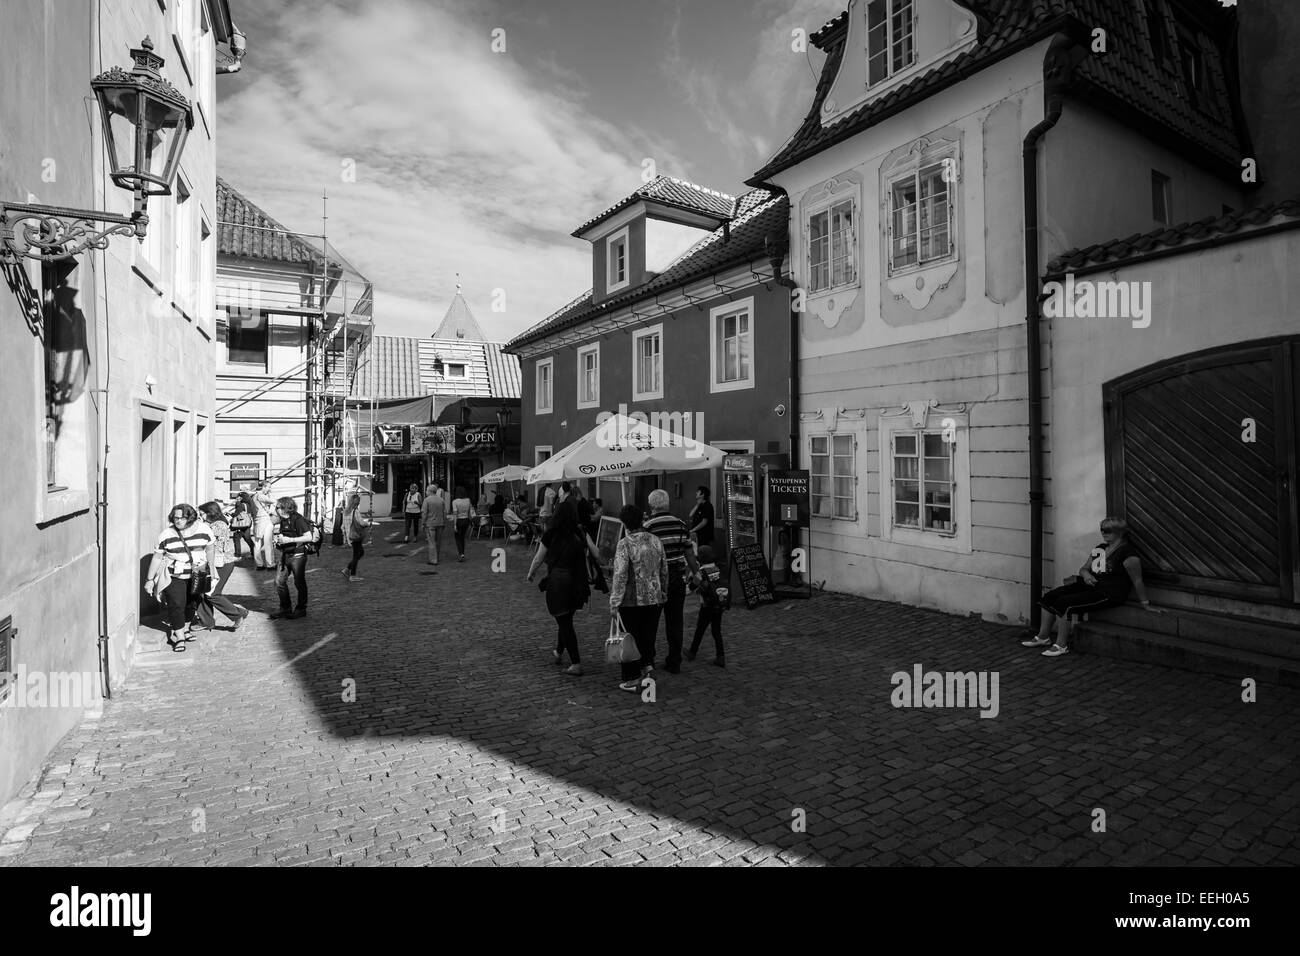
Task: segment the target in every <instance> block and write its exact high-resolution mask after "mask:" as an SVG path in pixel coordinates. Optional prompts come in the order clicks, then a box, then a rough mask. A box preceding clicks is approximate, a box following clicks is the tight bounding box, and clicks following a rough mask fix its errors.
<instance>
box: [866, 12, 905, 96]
mask: <svg viewBox="0 0 1300 956" xmlns="http://www.w3.org/2000/svg"><path fill="white" fill-rule="evenodd" d="M914 36H915V19H914V13H913V8H912V0H871V2H870V3H868V4H867V86H868V87H872V86H875V85H876V84H877V83H883V82H884V81H885V80H887V79H889V78H890V77H891V76H893V75H894V74H895V73H899V72H901V71H903V70H905V69H907V68H908V67H909V66H911V65H912V64H913V63H914V62H915V60H916V45H915V42H914Z"/></svg>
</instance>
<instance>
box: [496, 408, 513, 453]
mask: <svg viewBox="0 0 1300 956" xmlns="http://www.w3.org/2000/svg"><path fill="white" fill-rule="evenodd" d="M509 427H510V406H509V405H505V404H502V406H501V407H500V408H498V409H497V428H498V432H497V442H498V443H499V444H500V450H501V451H503V452H504V451H505V450H506V429H507V428H509Z"/></svg>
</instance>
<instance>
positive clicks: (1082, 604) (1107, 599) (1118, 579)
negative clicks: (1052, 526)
mask: <svg viewBox="0 0 1300 956" xmlns="http://www.w3.org/2000/svg"><path fill="white" fill-rule="evenodd" d="M1101 537H1102V542H1101V544H1099V545H1097V546H1096V547H1095V548H1093V550H1092V554H1091V555H1089V557H1088V560H1087V561H1085V562H1084V564H1083V567H1081V568H1080V569H1079V580H1078V581H1075V582H1073V583H1070V584H1065V585H1062V586H1061V587H1059V588H1053V589H1052V590H1050V591H1048V592H1047V593H1046V594H1044V595H1043V596H1042V598H1041V599H1040V600H1039V602H1038V604H1039V606H1040V607H1041V608H1042V609H1043V610H1044V611H1046V612H1047V613H1045V614H1044V615H1043V623H1042V626H1041V627H1039V629H1038V633H1037V634H1033V633H1032V632H1029V633H1027V634H1026V635H1025V636H1026V638H1027V639H1026V640H1023V641H1021V642H1020V644H1021V646H1022V647H1042V646H1043V645H1044V644H1051V645H1052V646H1051V647H1049V648H1048V649H1047V650H1045V651H1043V656H1044V657H1060V656H1061V655H1062V654H1068V653H1070V616H1071V615H1079V614H1083V613H1085V612H1087V611H1099V610H1101V609H1102V608H1105V607H1118V606H1119V605H1121V604H1123V603H1124V602H1125V601H1127V600H1128V596H1129V593H1130V592H1132V591H1137V596H1138V601H1140V602H1141V604H1142V606H1143V607H1149V606H1150V604H1151V601H1150V600H1149V599H1148V598H1147V589H1146V585H1145V584H1143V582H1142V558H1141V557H1140V556H1139V554H1138V551H1137V549H1136V548H1135V547H1133V545H1132V544H1131V543H1130V542H1129V539H1128V522H1127V521H1125V520H1124V519H1123V518H1105V519H1103V520H1102V522H1101ZM1094 567H1100V568H1101V570H1100V571H1094V570H1093V568H1094ZM1053 626H1055V627H1056V643H1054V644H1053V643H1052V639H1051V638H1050V637H1048V635H1049V634H1051V632H1052V628H1053Z"/></svg>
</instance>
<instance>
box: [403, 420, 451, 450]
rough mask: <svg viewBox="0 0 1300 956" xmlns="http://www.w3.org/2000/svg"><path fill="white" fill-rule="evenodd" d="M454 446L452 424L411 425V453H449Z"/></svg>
mask: <svg viewBox="0 0 1300 956" xmlns="http://www.w3.org/2000/svg"><path fill="white" fill-rule="evenodd" d="M455 448H456V428H455V426H454V425H412V426H411V453H412V454H417V455H449V454H451V453H452V452H453V451H455Z"/></svg>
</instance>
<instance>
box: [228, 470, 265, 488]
mask: <svg viewBox="0 0 1300 956" xmlns="http://www.w3.org/2000/svg"><path fill="white" fill-rule="evenodd" d="M261 477H262V466H261V465H260V464H258V463H256V462H232V463H231V465H230V494H231V495H237V494H239V493H240V492H241V491H247V492H248V493H249V494H250V495H251V494H252V493H253V492H254V491H256V490H257V483H258V481H259V480H261Z"/></svg>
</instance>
